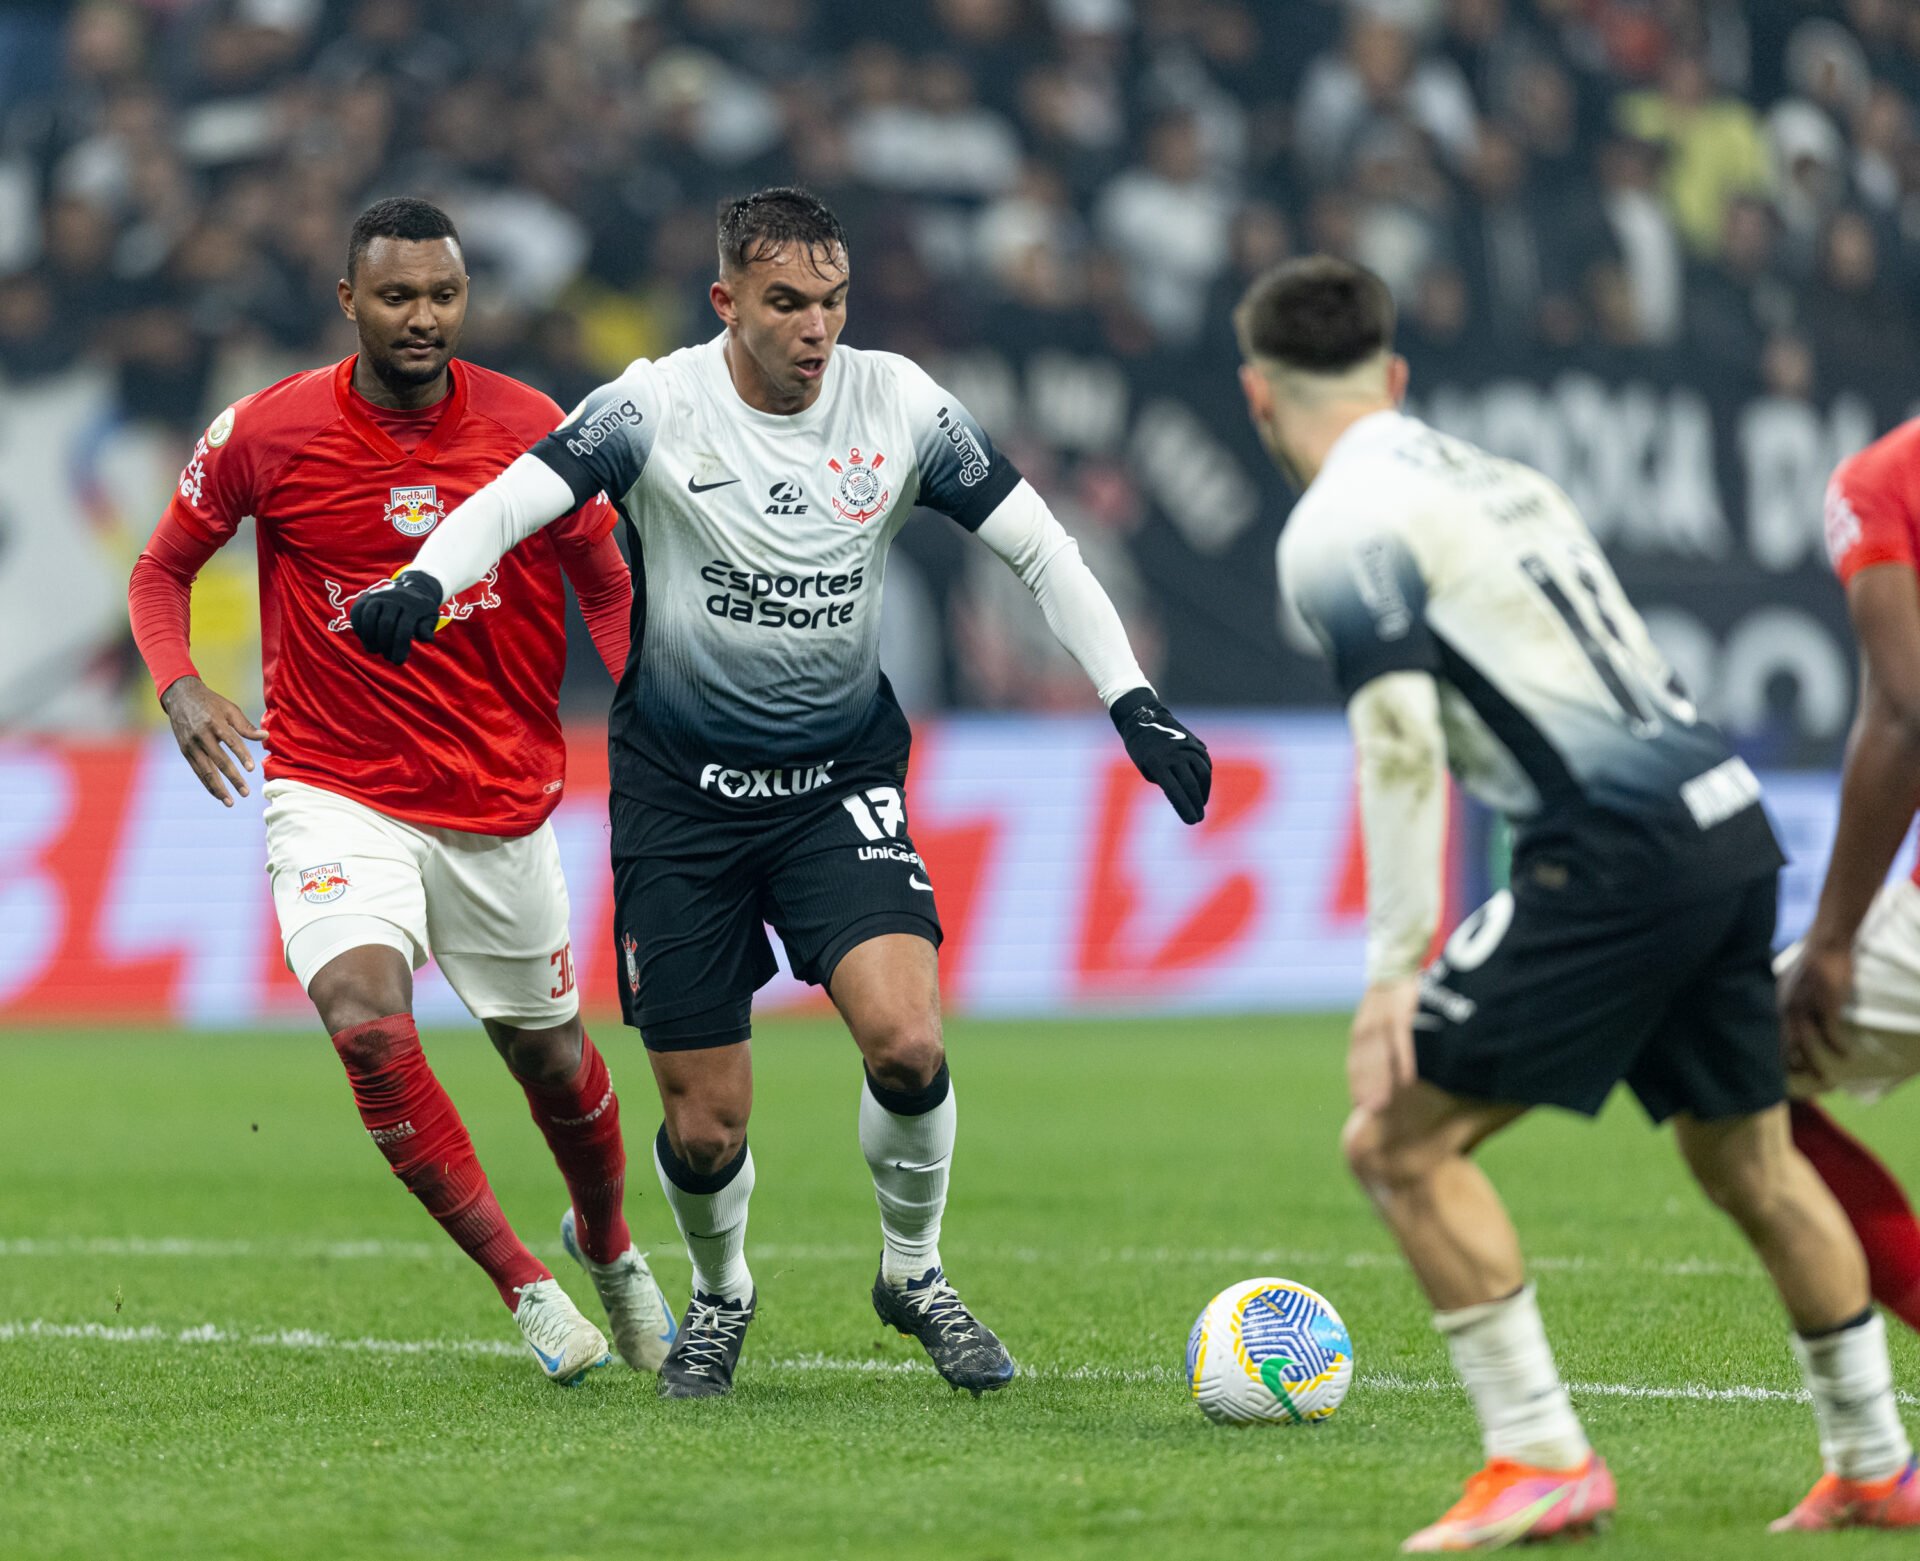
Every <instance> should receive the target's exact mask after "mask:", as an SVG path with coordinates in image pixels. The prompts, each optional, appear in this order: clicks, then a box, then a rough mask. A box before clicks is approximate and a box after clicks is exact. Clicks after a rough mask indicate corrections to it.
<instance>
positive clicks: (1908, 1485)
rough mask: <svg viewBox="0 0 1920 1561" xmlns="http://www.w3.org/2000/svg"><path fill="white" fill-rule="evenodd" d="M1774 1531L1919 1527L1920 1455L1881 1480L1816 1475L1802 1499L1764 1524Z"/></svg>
mask: <svg viewBox="0 0 1920 1561" xmlns="http://www.w3.org/2000/svg"><path fill="white" fill-rule="evenodd" d="M1767 1528H1768V1529H1769V1531H1771V1532H1772V1533H1775V1534H1791V1533H1794V1532H1796V1531H1800V1532H1807V1531H1811V1530H1816V1529H1836V1528H1920V1459H1911V1458H1910V1459H1908V1460H1907V1466H1906V1468H1904V1469H1902V1470H1901V1471H1900V1472H1899V1473H1898V1474H1895V1475H1889V1476H1888V1477H1887V1478H1886V1479H1884V1480H1843V1479H1841V1478H1840V1476H1839V1475H1837V1474H1825V1475H1822V1476H1821V1477H1820V1480H1819V1483H1817V1484H1816V1485H1815V1486H1814V1487H1813V1489H1812V1490H1810V1491H1808V1492H1807V1494H1806V1497H1805V1499H1803V1500H1802V1501H1801V1503H1800V1505H1799V1506H1797V1507H1795V1508H1794V1509H1793V1511H1791V1512H1789V1513H1788V1514H1787V1515H1786V1516H1785V1517H1784V1518H1775V1519H1774V1520H1773V1522H1771V1523H1769V1524H1768V1525H1767Z"/></svg>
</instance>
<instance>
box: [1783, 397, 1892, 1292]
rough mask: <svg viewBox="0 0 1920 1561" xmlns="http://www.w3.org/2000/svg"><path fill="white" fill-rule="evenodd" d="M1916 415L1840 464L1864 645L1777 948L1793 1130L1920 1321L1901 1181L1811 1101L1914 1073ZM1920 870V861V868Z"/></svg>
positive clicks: (1880, 1288)
mask: <svg viewBox="0 0 1920 1561" xmlns="http://www.w3.org/2000/svg"><path fill="white" fill-rule="evenodd" d="M1916 523H1920V421H1915V422H1909V423H1905V424H1903V425H1902V426H1900V427H1899V428H1896V429H1895V430H1894V431H1893V432H1892V433H1890V434H1888V435H1887V436H1886V437H1885V438H1883V439H1880V440H1877V441H1876V442H1875V443H1873V444H1871V445H1869V446H1868V447H1867V448H1866V449H1864V450H1862V451H1860V452H1859V454H1857V455H1854V456H1851V457H1849V458H1848V459H1847V460H1846V461H1843V462H1842V463H1841V465H1840V467H1839V468H1838V469H1837V470H1836V471H1835V472H1834V474H1833V480H1832V482H1831V483H1830V484H1829V485H1828V487H1827V514H1826V528H1827V551H1828V554H1829V556H1830V557H1831V558H1832V560H1833V567H1834V569H1835V571H1836V572H1837V573H1838V574H1839V576H1840V581H1841V584H1842V585H1844V586H1845V587H1846V592H1847V612H1848V615H1849V616H1850V617H1851V618H1852V620H1853V629H1854V634H1855V636H1856V637H1857V638H1858V640H1859V642H1860V708H1859V710H1858V711H1857V712H1856V713H1855V716H1854V723H1853V735H1852V737H1851V738H1850V739H1849V741H1848V743H1847V757H1846V763H1845V766H1844V768H1843V769H1842V770H1841V775H1840V820H1839V826H1838V828H1837V829H1836V830H1835V832H1834V840H1833V855H1832V857H1831V858H1830V859H1829V861H1828V864H1827V879H1826V883H1825V884H1824V885H1822V887H1821V890H1820V904H1819V908H1818V909H1817V910H1816V911H1815V913H1814V918H1813V924H1812V926H1810V927H1809V928H1808V929H1807V935H1806V937H1805V938H1804V939H1803V940H1802V941H1801V942H1800V943H1799V944H1798V945H1796V946H1795V947H1794V948H1792V949H1789V950H1788V951H1787V952H1786V953H1785V954H1783V955H1782V956H1781V958H1780V970H1781V985H1780V1008H1781V1016H1782V1021H1783V1024H1784V1027H1785V1032H1786V1034H1785V1039H1786V1044H1787V1056H1788V1063H1789V1068H1790V1078H1789V1088H1790V1089H1791V1090H1792V1092H1793V1094H1794V1096H1795V1097H1796V1098H1795V1100H1794V1102H1793V1105H1792V1107H1791V1111H1792V1115H1793V1141H1794V1142H1795V1143H1796V1144H1798V1145H1799V1146H1800V1151H1801V1153H1803V1154H1804V1155H1806V1157H1807V1158H1808V1159H1809V1160H1811V1161H1812V1162H1813V1164H1814V1168H1815V1169H1816V1170H1818V1171H1819V1172H1820V1174H1821V1176H1822V1177H1823V1178H1825V1180H1826V1183H1827V1185H1828V1186H1829V1187H1831V1188H1832V1189H1833V1192H1834V1196H1835V1197H1837V1198H1838V1199H1839V1200H1840V1206H1841V1207H1842V1208H1843V1209H1845V1210H1846V1211H1847V1218H1848V1219H1850V1220H1852V1221H1853V1228H1854V1230H1855V1231H1856V1232H1857V1233H1858V1234H1859V1237H1860V1245H1861V1246H1862V1247H1864V1248H1865V1249H1866V1254H1867V1271H1868V1273H1869V1274H1870V1275H1871V1276H1872V1280H1873V1294H1874V1298H1875V1299H1876V1300H1877V1301H1879V1302H1880V1304H1881V1305H1882V1306H1884V1307H1886V1308H1887V1310H1888V1311H1890V1312H1892V1313H1894V1314H1895V1315H1896V1316H1898V1317H1900V1318H1901V1319H1902V1320H1904V1321H1905V1322H1906V1324H1907V1326H1908V1327H1910V1328H1915V1329H1920V1224H1917V1223H1916V1222H1915V1220H1914V1216H1913V1209H1912V1207H1911V1206H1910V1205H1909V1204H1908V1202H1907V1197H1906V1194H1905V1193H1903V1192H1902V1191H1901V1190H1900V1184H1899V1183H1898V1182H1896V1181H1895V1180H1894V1179H1893V1177H1892V1176H1891V1175H1890V1174H1889V1173H1888V1171H1887V1170H1886V1168H1885V1167H1884V1166H1882V1165H1881V1164H1880V1162H1879V1161H1878V1160H1876V1159H1875V1158H1874V1157H1873V1155H1872V1154H1871V1153H1869V1152H1868V1150H1867V1149H1866V1147H1865V1146H1864V1145H1863V1144H1861V1143H1860V1142H1859V1141H1858V1140H1856V1139H1855V1138H1853V1137H1852V1136H1851V1135H1850V1134H1849V1133H1847V1132H1846V1131H1845V1130H1844V1129H1842V1128H1841V1127H1840V1125H1839V1124H1838V1123H1837V1122H1835V1121H1834V1120H1833V1118H1831V1117H1830V1116H1828V1115H1827V1114H1826V1112H1825V1111H1823V1110H1821V1109H1820V1107H1819V1106H1817V1105H1815V1104H1814V1103H1813V1101H1812V1099H1811V1098H1810V1097H1811V1096H1814V1095H1817V1094H1820V1093H1823V1092H1824V1091H1826V1090H1829V1089H1832V1088H1835V1087H1836V1086H1838V1087H1840V1088H1844V1089H1847V1090H1850V1091H1852V1092H1853V1093H1855V1094H1858V1095H1861V1096H1864V1097H1865V1098H1867V1099H1869V1100H1874V1099H1878V1098H1879V1097H1880V1096H1881V1095H1884V1094H1885V1093H1886V1092H1887V1091H1888V1090H1890V1089H1892V1088H1893V1087H1894V1086H1895V1085H1896V1084H1899V1083H1902V1082H1904V1081H1905V1080H1907V1079H1910V1078H1912V1077H1913V1076H1914V1074H1916V1073H1920V886H1916V882H1915V881H1914V880H1912V879H1906V878H1902V879H1900V880H1898V881H1897V882H1894V883H1888V882H1887V872H1888V870H1889V869H1890V868H1891V867H1892V866H1893V859H1894V856H1895V854H1896V853H1897V852H1898V851H1899V849H1900V842H1901V841H1902V840H1903V839H1905V838H1906V833H1907V830H1908V828H1909V827H1910V826H1911V825H1912V823H1913V815H1914V809H1915V806H1916V804H1920V578H1916V575H1915V569H1916V567H1917V561H1920V545H1917V544H1916V541H1915V526H1916ZM1915 876H1916V878H1920V871H1916V875H1915Z"/></svg>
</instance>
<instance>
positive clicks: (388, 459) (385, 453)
mask: <svg viewBox="0 0 1920 1561" xmlns="http://www.w3.org/2000/svg"><path fill="white" fill-rule="evenodd" d="M359 361H360V354H359V353H357V352H356V353H355V354H354V355H353V356H352V357H350V358H348V359H347V360H346V361H345V362H344V363H342V364H340V365H339V367H337V368H336V369H335V370H334V371H333V402H334V405H335V406H337V407H339V409H340V416H341V417H342V418H343V419H344V420H345V422H346V425H347V427H349V428H351V429H352V430H353V432H354V434H355V435H356V436H357V437H358V438H359V440H360V442H361V443H362V444H364V445H365V446H366V447H367V448H368V449H369V450H371V451H373V453H374V454H375V455H377V456H379V457H380V461H381V464H382V465H385V466H398V465H399V464H400V463H401V462H402V461H404V460H406V459H407V452H406V451H405V450H403V449H401V448H400V446H399V445H397V444H395V443H394V442H393V437H392V435H390V434H389V433H388V432H387V431H386V430H385V429H384V428H382V427H381V426H380V425H379V424H378V423H376V422H375V421H374V420H373V419H372V418H370V417H368V416H367V414H366V413H365V412H363V411H361V410H360V404H359V400H358V398H357V396H356V394H355V392H354V388H353V366H354V364H356V363H358V362H359ZM447 378H448V380H449V381H451V383H452V385H453V389H452V390H451V391H450V392H449V393H448V395H447V398H446V400H445V401H444V402H442V403H441V405H442V406H444V407H445V408H446V410H445V411H443V412H442V413H441V414H440V421H439V422H437V423H435V424H434V425H433V432H432V433H430V434H428V435H427V437H426V438H425V439H424V440H422V441H421V443H420V447H419V448H418V449H417V450H415V451H414V452H413V459H414V460H416V461H418V462H420V463H421V464H422V465H423V466H431V465H432V464H433V462H434V461H435V460H436V459H437V458H438V457H439V454H440V451H441V449H442V447H444V446H445V445H446V443H447V441H448V440H450V439H451V438H452V437H453V434H454V430H455V429H456V428H458V427H459V426H460V420H461V419H462V418H464V417H465V416H466V414H467V376H466V375H465V374H464V373H463V372H462V371H461V368H460V364H459V362H458V360H457V359H450V360H448V363H447Z"/></svg>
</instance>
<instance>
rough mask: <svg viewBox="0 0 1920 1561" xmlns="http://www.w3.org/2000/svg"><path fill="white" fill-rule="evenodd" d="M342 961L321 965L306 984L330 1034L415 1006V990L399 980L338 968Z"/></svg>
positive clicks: (402, 1014)
mask: <svg viewBox="0 0 1920 1561" xmlns="http://www.w3.org/2000/svg"><path fill="white" fill-rule="evenodd" d="M342 963H343V962H342V961H335V962H334V964H332V965H327V966H324V967H322V969H321V970H320V972H319V974H317V975H316V976H315V977H314V978H313V980H312V981H311V982H310V983H309V984H308V986H307V996H308V997H309V998H310V999H311V1000H312V1002H313V1006H314V1011H315V1012H316V1013H318V1014H319V1015H320V1022H321V1023H322V1024H324V1025H325V1026H326V1027H327V1033H328V1034H329V1035H338V1034H339V1033H340V1032H341V1031H342V1030H353V1029H358V1028H360V1027H361V1026H364V1025H369V1024H372V1023H373V1022H374V1021H375V1020H376V1019H389V1018H393V1017H395V1016H402V1017H404V1016H405V1015H406V1014H407V1012H408V1010H409V1009H410V1008H411V1007H412V1006H413V995H412V993H411V992H410V991H408V990H406V988H405V987H404V986H402V985H401V984H400V983H398V982H393V981H387V980H383V979H379V978H377V977H372V978H370V977H369V976H368V974H367V973H366V972H364V971H360V972H351V971H347V970H344V969H336V968H335V967H336V966H337V965H341V964H342ZM402 968H403V969H404V968H405V967H404V966H403V967H402Z"/></svg>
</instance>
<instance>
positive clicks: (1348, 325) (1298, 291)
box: [1233, 255, 1394, 374]
mask: <svg viewBox="0 0 1920 1561" xmlns="http://www.w3.org/2000/svg"><path fill="white" fill-rule="evenodd" d="M1233 323H1234V328H1235V330H1237V331H1238V332H1239V335H1240V350H1241V352H1242V353H1244V354H1245V355H1246V356H1247V357H1249V358H1264V359H1266V360H1267V361H1269V362H1273V363H1280V364H1283V365H1285V366H1286V367H1287V368H1290V369H1296V370H1300V371H1302V372H1304V373H1308V374H1338V373H1340V372H1341V371H1342V370H1345V369H1350V368H1352V367H1354V366H1355V365H1356V364H1359V363H1364V362H1365V361H1366V360H1367V359H1368V358H1371V357H1374V356H1376V355H1377V354H1379V353H1382V352H1385V351H1386V350H1387V349H1388V348H1390V347H1391V346H1392V345H1393V325H1394V307H1393V294H1392V293H1391V292H1389V291H1388V290H1387V284H1386V283H1385V282H1383V281H1381V280H1380V278H1379V277H1377V276H1375V275H1374V274H1373V272H1371V271H1369V270H1368V269H1367V268H1366V267H1365V266H1360V265H1355V264H1354V263H1353V262H1352V261H1351V260H1340V259H1336V258H1335V257H1334V256H1332V255H1306V256H1302V257H1301V258H1300V259H1297V260H1283V261H1282V262H1281V263H1280V264H1279V265H1277V266H1275V267H1273V269H1272V270H1270V271H1267V272H1265V273H1264V274H1263V275H1261V276H1259V277H1258V278H1256V279H1255V281H1254V283H1253V285H1252V286H1251V287H1249V288H1248V289H1247V292H1246V296H1245V297H1244V298H1242V299H1241V300H1240V307H1239V308H1237V309H1236V310H1234V312H1233Z"/></svg>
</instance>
